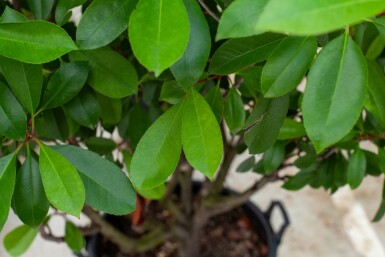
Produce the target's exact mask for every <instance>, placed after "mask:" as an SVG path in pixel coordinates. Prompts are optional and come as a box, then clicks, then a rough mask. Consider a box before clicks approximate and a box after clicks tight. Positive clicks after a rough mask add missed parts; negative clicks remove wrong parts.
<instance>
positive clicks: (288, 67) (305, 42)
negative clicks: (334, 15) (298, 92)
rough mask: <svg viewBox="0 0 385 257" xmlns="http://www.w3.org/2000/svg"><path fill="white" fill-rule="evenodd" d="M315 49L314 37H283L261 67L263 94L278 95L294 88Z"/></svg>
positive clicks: (307, 66)
mask: <svg viewBox="0 0 385 257" xmlns="http://www.w3.org/2000/svg"><path fill="white" fill-rule="evenodd" d="M316 51H317V39H316V38H315V37H305V38H301V37H288V38H285V39H283V40H282V42H281V43H280V44H279V45H278V46H277V48H276V49H275V50H274V51H273V53H272V54H271V55H270V57H269V58H268V59H267V62H266V64H265V66H264V67H263V70H262V78H261V84H262V91H263V95H264V96H265V97H278V96H282V95H284V94H287V93H289V92H290V91H292V90H293V89H295V88H296V87H297V86H298V84H299V83H300V82H301V80H302V78H303V77H304V75H305V73H306V71H307V70H308V69H309V67H310V64H311V63H312V61H313V59H314V56H315V54H316Z"/></svg>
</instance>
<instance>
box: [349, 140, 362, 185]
mask: <svg viewBox="0 0 385 257" xmlns="http://www.w3.org/2000/svg"><path fill="white" fill-rule="evenodd" d="M365 171H366V157H365V154H364V153H363V152H362V151H361V150H360V149H359V148H357V149H355V150H354V153H353V154H352V155H351V156H350V158H349V165H348V183H349V185H350V187H351V188H352V189H355V188H357V187H358V186H359V185H360V184H361V182H362V180H363V179H364V176H365Z"/></svg>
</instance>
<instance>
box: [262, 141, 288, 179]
mask: <svg viewBox="0 0 385 257" xmlns="http://www.w3.org/2000/svg"><path fill="white" fill-rule="evenodd" d="M284 159H285V144H284V143H282V142H276V143H275V144H274V145H273V146H272V147H270V148H269V149H268V150H267V151H266V152H265V153H264V155H263V166H264V167H265V172H267V174H268V173H270V172H272V171H274V170H276V169H277V168H278V167H279V166H280V165H281V163H282V162H283V161H284Z"/></svg>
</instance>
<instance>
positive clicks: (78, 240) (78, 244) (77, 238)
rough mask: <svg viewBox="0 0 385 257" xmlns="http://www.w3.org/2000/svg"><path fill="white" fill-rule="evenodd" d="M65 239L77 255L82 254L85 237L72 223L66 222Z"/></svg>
mask: <svg viewBox="0 0 385 257" xmlns="http://www.w3.org/2000/svg"><path fill="white" fill-rule="evenodd" d="M64 239H65V241H66V243H67V245H68V246H69V247H70V248H71V250H72V251H74V252H75V253H80V252H81V250H82V249H83V247H84V237H83V235H82V233H81V232H80V230H79V229H78V228H77V227H76V226H75V225H74V224H73V223H72V222H69V221H66V225H65V237H64Z"/></svg>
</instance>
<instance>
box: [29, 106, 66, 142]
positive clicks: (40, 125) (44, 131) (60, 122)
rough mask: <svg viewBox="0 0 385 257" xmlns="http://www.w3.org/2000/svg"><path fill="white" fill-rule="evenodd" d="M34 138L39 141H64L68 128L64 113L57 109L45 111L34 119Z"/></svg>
mask: <svg viewBox="0 0 385 257" xmlns="http://www.w3.org/2000/svg"><path fill="white" fill-rule="evenodd" d="M35 130H36V136H37V137H38V138H41V139H51V140H52V139H59V140H62V141H65V140H66V139H67V137H68V133H69V127H68V124H67V119H66V116H65V114H64V112H63V111H62V110H61V109H59V108H57V109H52V110H46V111H44V112H42V113H41V114H40V115H38V116H37V117H36V118H35Z"/></svg>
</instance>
